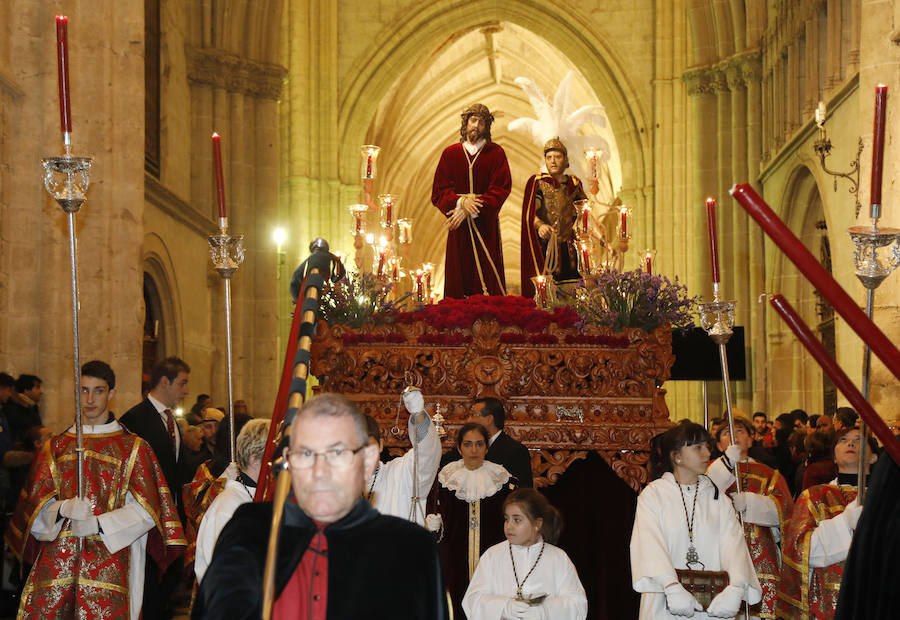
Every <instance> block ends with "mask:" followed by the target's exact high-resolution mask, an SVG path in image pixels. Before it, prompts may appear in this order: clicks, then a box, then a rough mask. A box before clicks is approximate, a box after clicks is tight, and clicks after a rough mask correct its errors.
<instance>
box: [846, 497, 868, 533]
mask: <svg viewBox="0 0 900 620" xmlns="http://www.w3.org/2000/svg"><path fill="white" fill-rule="evenodd" d="M862 510H863V507H862V506H860V505H859V501H857V500H855V499H854V500H853V501H852V502H850V503H849V504H847V507H846V508H844V512H842V513H841V517H842V518H843V519H844V522H845V523H846V524H847V527H849V528H850V531H851V532H852V531H854V530H855V529H856V524H857V523H859V517H860V516H862Z"/></svg>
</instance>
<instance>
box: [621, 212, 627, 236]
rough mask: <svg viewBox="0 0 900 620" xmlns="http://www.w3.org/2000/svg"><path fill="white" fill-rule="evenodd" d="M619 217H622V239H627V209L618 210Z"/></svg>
mask: <svg viewBox="0 0 900 620" xmlns="http://www.w3.org/2000/svg"><path fill="white" fill-rule="evenodd" d="M619 215H621V216H622V231H621V235H622V239H627V238H628V209H627V208H626V207H622V208H621V209H619Z"/></svg>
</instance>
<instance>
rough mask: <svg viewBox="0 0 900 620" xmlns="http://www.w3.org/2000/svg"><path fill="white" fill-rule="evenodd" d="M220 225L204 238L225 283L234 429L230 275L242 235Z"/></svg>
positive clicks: (241, 255) (241, 245) (237, 263)
mask: <svg viewBox="0 0 900 620" xmlns="http://www.w3.org/2000/svg"><path fill="white" fill-rule="evenodd" d="M221 221H222V226H221V227H220V228H219V234H217V235H210V236H208V237H207V238H206V240H207V242H208V243H209V257H210V258H211V259H212V263H213V267H215V270H216V271H217V272H218V273H219V276H220V277H221V278H222V281H223V282H224V283H225V359H226V362H227V370H228V420H229V422H230V423H231V428H232V429H234V409H233V407H234V386H233V380H232V377H233V374H234V373H233V369H232V346H231V276H233V275H234V272H236V271H237V270H238V267H240V266H241V263H243V262H244V236H243V235H230V234H228V225H227V221H228V220H227V219H226V218H221ZM234 441H235V433H234V431H233V430H232V432H231V437H230V443H231V446H230V449H231V462H232V463H234V462H236V461H235V456H234V452H235V444H234Z"/></svg>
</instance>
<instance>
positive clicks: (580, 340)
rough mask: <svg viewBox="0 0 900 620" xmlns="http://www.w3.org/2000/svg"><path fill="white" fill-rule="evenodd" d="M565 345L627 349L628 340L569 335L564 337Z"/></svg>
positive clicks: (614, 337) (616, 337) (612, 337)
mask: <svg viewBox="0 0 900 620" xmlns="http://www.w3.org/2000/svg"><path fill="white" fill-rule="evenodd" d="M566 344H593V345H597V346H601V347H608V348H610V349H625V348H627V347H628V338H619V337H618V336H592V335H588V334H577V335H576V334H569V335H568V336H566Z"/></svg>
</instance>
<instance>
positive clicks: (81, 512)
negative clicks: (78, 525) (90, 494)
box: [59, 497, 94, 521]
mask: <svg viewBox="0 0 900 620" xmlns="http://www.w3.org/2000/svg"><path fill="white" fill-rule="evenodd" d="M59 514H61V515H62V516H64V517H66V518H67V519H72V520H74V521H77V520H79V519H87V518H88V517H90V516H91V515H93V514H94V509H93V508H91V503H90V502H89V501H87V500H86V499H81V498H79V497H72V498H69V499H64V500H62V501H61V502H59Z"/></svg>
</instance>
